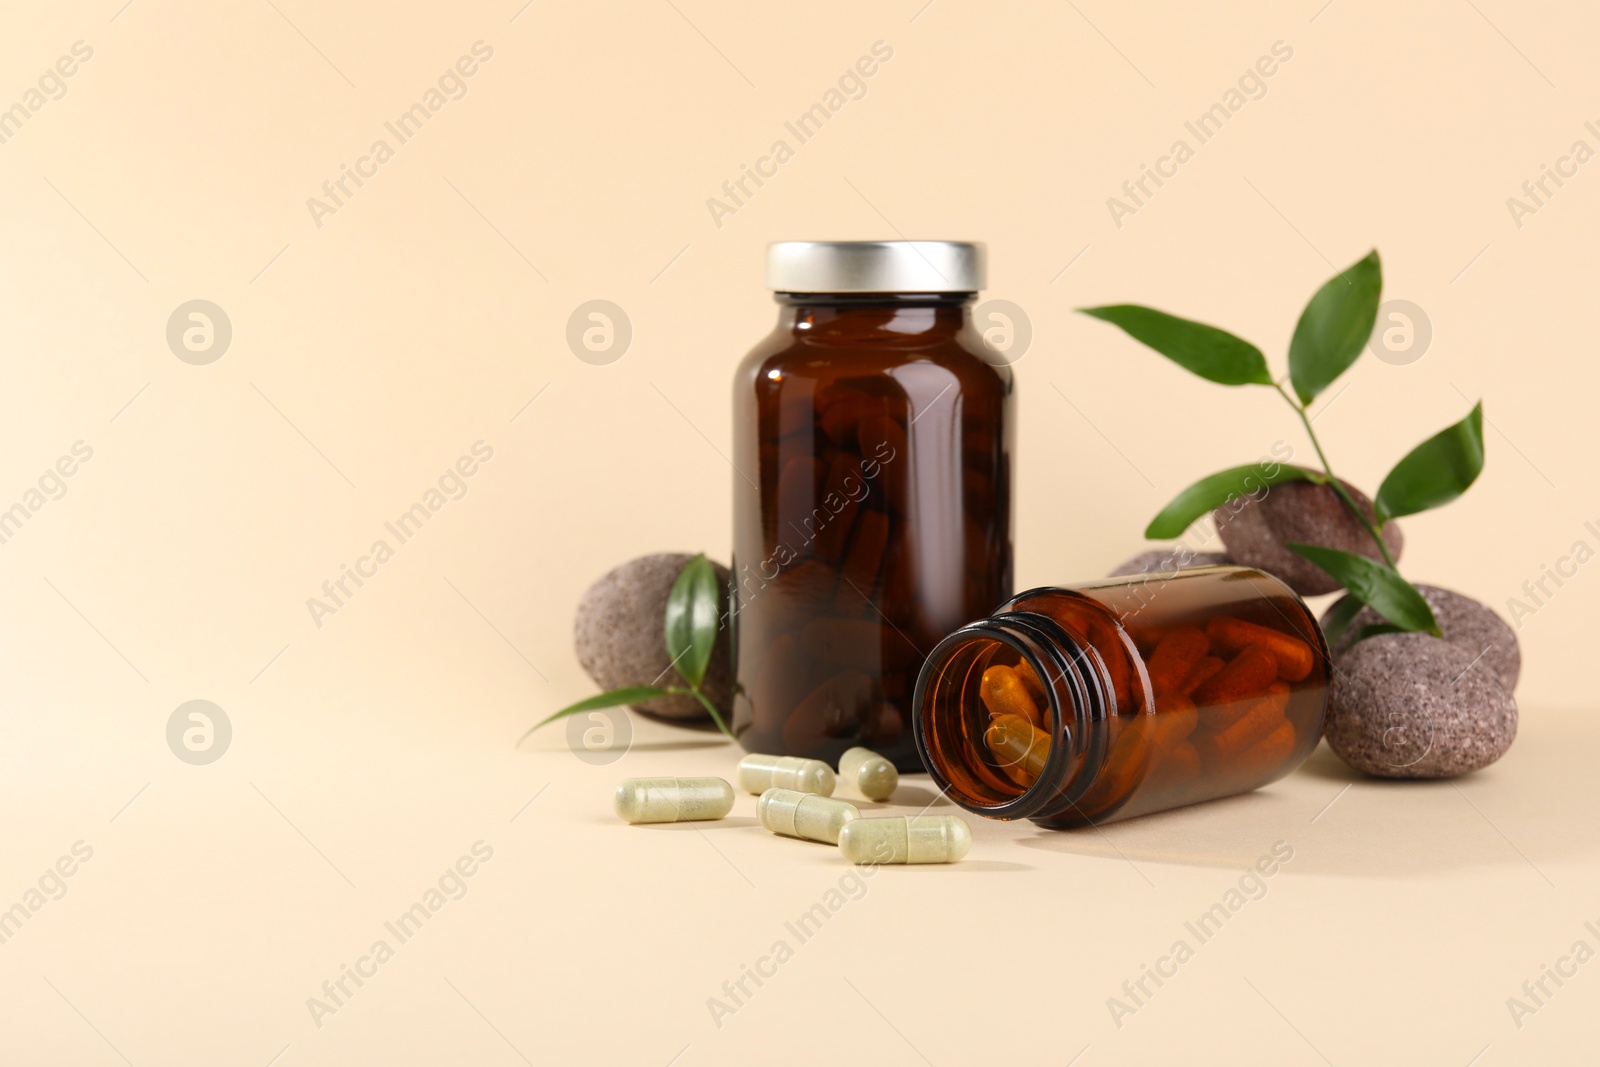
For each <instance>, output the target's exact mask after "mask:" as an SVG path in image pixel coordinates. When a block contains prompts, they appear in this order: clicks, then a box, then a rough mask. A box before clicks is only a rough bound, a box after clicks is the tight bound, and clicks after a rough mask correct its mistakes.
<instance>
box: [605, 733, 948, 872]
mask: <svg viewBox="0 0 1600 1067" xmlns="http://www.w3.org/2000/svg"><path fill="white" fill-rule="evenodd" d="M738 778H739V787H740V788H741V789H744V790H745V791H746V792H749V793H753V794H756V795H758V796H759V797H760V798H761V799H760V800H758V801H756V818H757V819H759V820H760V822H761V825H762V826H764V827H766V828H767V829H768V830H771V831H772V832H773V833H775V834H781V835H782V836H784V837H796V838H801V839H804V840H807V841H822V842H825V843H827V844H830V845H838V846H839V851H840V853H841V854H843V856H844V858H845V859H847V860H849V861H850V862H851V863H855V864H880V863H954V862H955V861H956V860H959V859H960V858H961V857H963V856H965V855H966V854H967V850H968V849H970V848H971V847H972V831H971V829H969V828H968V826H967V824H966V822H964V821H963V820H962V819H960V818H959V817H957V816H955V815H926V814H924V815H893V816H886V817H881V818H863V817H862V815H861V812H860V810H859V809H858V808H857V807H856V806H855V805H854V804H852V803H850V802H849V801H847V800H837V799H834V796H833V789H834V785H835V784H836V783H837V781H838V780H840V779H843V780H844V781H845V782H848V783H849V784H850V785H851V786H853V787H854V789H855V790H856V792H858V793H860V794H861V795H862V796H863V797H865V798H866V799H868V800H888V799H889V798H890V797H891V796H893V795H894V791H895V787H896V786H897V785H899V784H900V774H899V772H898V771H896V770H895V769H894V764H893V763H890V762H889V761H888V760H887V759H884V758H883V757H882V756H880V755H878V754H877V753H876V752H873V751H872V750H871V749H867V748H852V749H848V750H846V752H845V753H844V755H843V756H841V757H839V773H838V775H837V776H836V775H835V774H834V772H833V768H832V767H829V766H828V765H827V764H826V763H824V762H822V761H821V760H815V759H804V758H802V757H799V756H767V755H762V754H759V753H751V754H750V755H748V756H746V757H745V758H744V759H742V760H740V761H739V774H738ZM733 797H734V792H733V786H731V785H729V784H728V783H727V782H726V781H724V780H723V779H721V778H629V779H627V780H626V781H624V782H623V783H622V784H621V785H619V786H617V795H616V797H615V799H614V801H613V806H614V807H615V808H616V812H617V816H618V817H619V818H621V819H622V820H623V821H624V822H629V823H649V822H693V821H699V820H705V819H720V818H723V817H724V816H726V815H727V814H728V812H730V811H732V810H733Z"/></svg>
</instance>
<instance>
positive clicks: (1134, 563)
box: [1106, 548, 1233, 578]
mask: <svg viewBox="0 0 1600 1067" xmlns="http://www.w3.org/2000/svg"><path fill="white" fill-rule="evenodd" d="M1180 559H1182V557H1181V556H1180V555H1179V550H1178V549H1177V548H1152V549H1151V550H1150V551H1148V552H1141V553H1139V554H1138V555H1137V556H1134V557H1133V558H1132V559H1130V560H1126V561H1125V562H1123V563H1121V564H1119V565H1118V567H1117V569H1116V570H1114V571H1112V572H1111V573H1110V574H1108V575H1106V577H1108V578H1121V577H1124V576H1126V575H1129V574H1161V573H1164V572H1167V571H1175V570H1186V569H1188V568H1190V567H1210V566H1212V565H1213V564H1216V563H1232V562H1233V560H1232V559H1230V558H1229V557H1228V554H1227V553H1226V552H1191V553H1189V558H1188V559H1187V560H1186V561H1184V562H1182V563H1180V562H1179V560H1180Z"/></svg>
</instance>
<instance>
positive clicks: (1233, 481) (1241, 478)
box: [1144, 463, 1325, 541]
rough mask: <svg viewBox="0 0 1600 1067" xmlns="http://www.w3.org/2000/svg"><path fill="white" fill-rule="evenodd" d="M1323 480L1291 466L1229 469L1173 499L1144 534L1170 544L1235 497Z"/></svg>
mask: <svg viewBox="0 0 1600 1067" xmlns="http://www.w3.org/2000/svg"><path fill="white" fill-rule="evenodd" d="M1324 480H1325V479H1324V478H1323V476H1322V475H1321V474H1318V473H1317V472H1316V471H1308V470H1306V469H1305V468H1304V467H1291V466H1290V465H1289V464H1287V463H1267V464H1262V463H1250V464H1247V465H1245V466H1243V467H1229V468H1228V469H1227V470H1225V471H1218V472H1217V473H1215V474H1212V475H1208V476H1206V477H1204V478H1201V479H1200V480H1199V481H1198V482H1195V483H1194V484H1193V485H1191V486H1189V488H1187V489H1185V490H1184V491H1183V492H1181V493H1179V494H1178V495H1177V496H1175V497H1173V498H1172V503H1170V504H1168V505H1167V506H1166V507H1164V508H1162V509H1161V513H1160V514H1159V515H1157V516H1156V517H1155V518H1153V519H1151V520H1150V525H1149V526H1147V527H1145V531H1144V535H1145V537H1147V538H1148V539H1150V540H1152V541H1169V540H1171V539H1172V538H1174V537H1179V536H1181V535H1182V534H1183V531H1185V530H1187V529H1188V528H1189V526H1190V524H1192V523H1193V522H1194V521H1195V520H1196V519H1198V518H1200V517H1201V516H1202V515H1204V514H1206V513H1207V512H1209V511H1211V510H1212V509H1214V508H1219V507H1221V506H1222V505H1223V504H1226V503H1227V502H1228V501H1230V500H1232V499H1233V498H1234V497H1240V496H1249V495H1251V494H1253V493H1258V492H1260V491H1261V490H1262V489H1264V488H1266V487H1267V486H1269V485H1278V484H1280V483H1282V482H1295V481H1313V482H1321V481H1324Z"/></svg>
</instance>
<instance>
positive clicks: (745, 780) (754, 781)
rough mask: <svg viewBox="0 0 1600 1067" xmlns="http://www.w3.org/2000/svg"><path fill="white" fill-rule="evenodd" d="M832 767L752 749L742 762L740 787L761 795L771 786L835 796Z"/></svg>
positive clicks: (771, 787) (798, 757) (813, 760)
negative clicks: (770, 754)
mask: <svg viewBox="0 0 1600 1067" xmlns="http://www.w3.org/2000/svg"><path fill="white" fill-rule="evenodd" d="M833 786H834V777H833V768H832V767H830V766H828V765H827V764H826V763H823V762H822V761H821V760H819V759H805V758H804V757H801V756H768V755H764V754H762V753H760V752H752V753H750V755H748V756H746V757H745V758H744V759H742V760H740V761H739V788H740V789H743V790H744V791H745V792H747V793H754V794H756V795H757V796H760V795H761V794H762V793H765V792H766V791H767V790H769V789H795V790H798V791H799V792H802V793H816V794H817V795H818V796H824V797H831V796H832V795H833Z"/></svg>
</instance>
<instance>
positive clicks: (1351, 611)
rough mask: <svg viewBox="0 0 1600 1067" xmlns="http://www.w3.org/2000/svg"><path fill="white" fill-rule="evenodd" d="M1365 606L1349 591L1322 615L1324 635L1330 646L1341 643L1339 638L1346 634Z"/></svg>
mask: <svg viewBox="0 0 1600 1067" xmlns="http://www.w3.org/2000/svg"><path fill="white" fill-rule="evenodd" d="M1365 606H1366V605H1365V604H1363V603H1361V601H1359V600H1357V599H1356V598H1355V597H1353V596H1351V595H1349V594H1348V593H1346V594H1345V595H1344V596H1342V597H1340V598H1339V599H1338V600H1337V601H1335V602H1334V605H1333V607H1331V608H1329V609H1328V612H1327V614H1326V615H1324V616H1323V617H1322V636H1323V638H1325V639H1326V640H1327V642H1328V647H1329V648H1333V647H1334V646H1335V645H1337V644H1338V643H1339V639H1340V638H1342V637H1343V636H1344V632H1345V631H1346V630H1348V629H1349V628H1350V624H1351V623H1352V622H1354V621H1355V618H1356V616H1357V615H1359V614H1361V609H1362V608H1363V607H1365Z"/></svg>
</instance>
